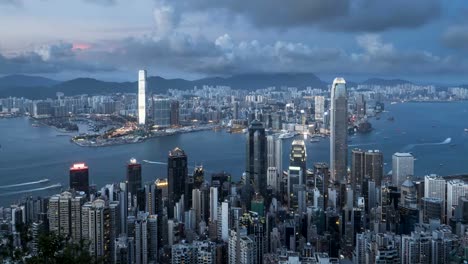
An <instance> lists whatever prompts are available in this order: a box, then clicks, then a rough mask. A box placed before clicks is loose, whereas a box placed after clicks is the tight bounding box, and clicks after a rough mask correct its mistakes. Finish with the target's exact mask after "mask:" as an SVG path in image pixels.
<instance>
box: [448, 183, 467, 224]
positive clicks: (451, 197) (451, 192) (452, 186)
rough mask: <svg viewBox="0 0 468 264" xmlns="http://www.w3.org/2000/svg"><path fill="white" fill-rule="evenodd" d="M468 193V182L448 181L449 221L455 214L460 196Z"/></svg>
mask: <svg viewBox="0 0 468 264" xmlns="http://www.w3.org/2000/svg"><path fill="white" fill-rule="evenodd" d="M467 194H468V184H467V183H466V182H464V181H462V180H451V181H449V182H447V223H449V221H450V218H452V216H453V215H454V212H455V207H456V206H457V205H458V198H460V197H463V196H465V195H467Z"/></svg>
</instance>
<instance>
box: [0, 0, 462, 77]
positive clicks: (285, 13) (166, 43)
mask: <svg viewBox="0 0 468 264" xmlns="http://www.w3.org/2000/svg"><path fill="white" fill-rule="evenodd" d="M286 3H287V4H286ZM467 10H468V3H467V1H463V0H445V1H443V0H411V1H405V0H392V1H383V0H353V1H348V0H295V1H288V2H285V1H284V0H256V1H243V0H224V1H219V0H190V1H176V0H172V1H163V0H134V1H128V0H67V1H63V0H0V75H7V74H19V73H21V74H34V75H42V76H48V77H53V78H57V79H69V78H74V77H79V76H89V77H96V78H100V79H106V80H132V79H135V78H136V75H137V74H136V72H137V70H138V69H140V68H146V69H148V71H149V74H150V75H160V76H163V77H169V78H186V79H194V78H199V77H205V76H219V75H232V74H237V73H245V72H313V73H315V74H317V75H318V76H319V77H322V78H323V79H331V78H332V77H333V76H336V75H342V76H345V77H346V78H347V79H351V80H363V79H366V78H369V77H383V78H406V79H410V80H413V81H417V82H421V83H427V82H435V83H448V84H457V83H468V80H467V78H466V76H468V57H467V54H468V16H467V13H468V12H467Z"/></svg>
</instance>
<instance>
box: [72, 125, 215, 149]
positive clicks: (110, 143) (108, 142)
mask: <svg viewBox="0 0 468 264" xmlns="http://www.w3.org/2000/svg"><path fill="white" fill-rule="evenodd" d="M213 128H214V126H213V127H201V128H194V129H193V130H190V131H188V130H181V131H176V132H172V133H166V132H165V133H164V134H163V133H161V134H155V135H152V136H147V137H140V138H135V139H128V141H126V140H125V139H123V140H122V141H119V140H117V141H112V140H109V139H107V140H105V141H103V142H100V144H91V143H90V141H86V142H87V143H84V144H83V143H80V142H79V141H76V140H73V138H72V139H70V141H71V142H72V143H74V144H75V145H78V146H79V147H84V148H86V147H89V148H99V147H112V146H119V145H127V144H138V143H142V142H145V141H147V140H150V139H152V138H159V137H167V136H174V135H179V134H187V133H195V132H202V131H206V130H212V129H213ZM134 140H136V141H134Z"/></svg>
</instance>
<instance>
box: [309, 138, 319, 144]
mask: <svg viewBox="0 0 468 264" xmlns="http://www.w3.org/2000/svg"><path fill="white" fill-rule="evenodd" d="M317 142H320V139H318V138H311V139H310V143H317Z"/></svg>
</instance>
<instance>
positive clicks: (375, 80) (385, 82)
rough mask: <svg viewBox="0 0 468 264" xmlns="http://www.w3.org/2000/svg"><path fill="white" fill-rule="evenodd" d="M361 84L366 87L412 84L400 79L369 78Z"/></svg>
mask: <svg viewBox="0 0 468 264" xmlns="http://www.w3.org/2000/svg"><path fill="white" fill-rule="evenodd" d="M361 84H367V85H381V86H395V85H401V84H412V82H410V81H407V80H401V79H381V78H371V79H368V80H366V81H364V82H362V83H361Z"/></svg>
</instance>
